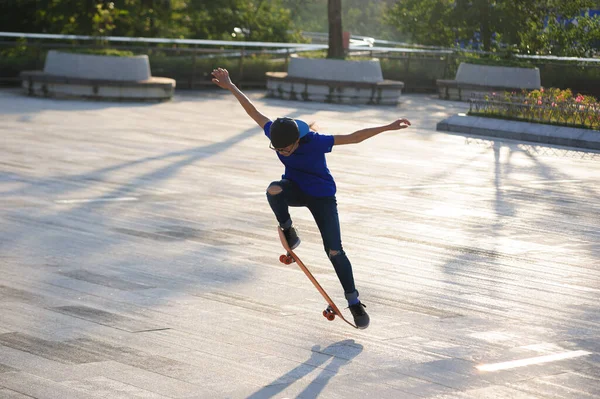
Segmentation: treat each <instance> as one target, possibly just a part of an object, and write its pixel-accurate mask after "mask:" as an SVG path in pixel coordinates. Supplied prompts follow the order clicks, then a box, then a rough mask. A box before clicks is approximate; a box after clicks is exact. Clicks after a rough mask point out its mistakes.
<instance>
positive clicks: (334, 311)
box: [277, 227, 358, 328]
mask: <svg viewBox="0 0 600 399" xmlns="http://www.w3.org/2000/svg"><path fill="white" fill-rule="evenodd" d="M277 231H278V233H279V239H280V240H281V245H283V249H285V251H286V254H285V255H281V256H280V257H279V261H280V262H281V263H284V264H286V265H289V264H291V263H294V262H295V263H296V264H297V265H298V267H300V269H301V270H302V271H303V272H304V274H306V277H308V279H309V280H310V281H311V283H313V285H314V286H315V288H316V289H317V291H319V293H320V294H321V295H322V296H323V299H325V301H326V302H327V304H328V306H327V308H326V309H325V310H324V311H323V316H324V317H325V318H326V319H327V320H329V321H333V320H335V317H336V316H338V317H339V318H340V319H342V320H344V321H345V322H346V323H348V324H349V325H351V326H352V327H354V328H358V327H356V325H355V324H354V323H352V322H350V321H348V320H346V318H345V317H344V315H343V314H342V312H341V311H340V309H339V308H338V307H337V306H336V304H335V303H334V302H333V300H331V298H330V297H329V295H328V294H327V292H325V290H324V289H323V287H321V284H319V282H318V281H317V279H316V278H315V277H314V276H313V275H312V273H311V272H310V270H308V268H307V267H306V266H305V265H304V263H303V262H302V261H301V260H300V258H299V257H298V255H296V254H295V253H294V251H292V249H291V248H290V246H289V245H288V243H287V240H286V239H285V235H284V234H283V231H282V230H281V229H280V228H279V227H278V228H277Z"/></svg>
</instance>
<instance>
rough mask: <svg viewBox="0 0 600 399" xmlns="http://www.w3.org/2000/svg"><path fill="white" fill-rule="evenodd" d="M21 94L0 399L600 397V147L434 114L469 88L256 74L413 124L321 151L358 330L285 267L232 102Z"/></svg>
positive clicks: (312, 243) (8, 205) (303, 230)
mask: <svg viewBox="0 0 600 399" xmlns="http://www.w3.org/2000/svg"><path fill="white" fill-rule="evenodd" d="M19 93H20V92H19V91H18V90H11V89H8V90H7V89H4V90H0V110H1V111H0V135H2V141H1V143H0V149H1V150H2V154H3V157H2V161H1V162H0V163H1V165H2V168H0V169H1V171H0V220H1V221H2V223H0V242H1V247H2V250H3V257H2V272H3V274H2V284H0V320H1V321H2V323H0V324H2V325H1V326H0V396H2V397H4V396H6V397H20V396H22V395H29V396H30V397H36V398H58V397H60V398H61V399H67V398H69V399H70V398H79V397H81V398H87V399H93V398H97V397H104V398H125V397H148V398H157V397H169V398H187V399H192V398H202V399H204V398H236V399H237V398H248V397H251V398H279V399H283V398H286V397H289V398H292V397H294V398H296V397H300V398H315V397H323V398H333V399H335V398H345V399H346V398H369V397H372V398H394V399H396V398H407V399H410V398H417V397H428V398H436V397H441V398H450V397H452V398H491V399H493V398H531V397H533V398H537V397H539V398H568V399H570V398H580V397H581V398H588V397H589V398H591V397H595V396H598V394H599V393H598V392H597V389H596V386H597V385H598V379H599V377H598V376H600V360H599V357H598V356H600V355H598V350H599V345H598V341H597V337H598V334H599V333H600V316H599V312H598V306H597V304H598V301H599V300H600V289H598V287H599V286H600V270H599V268H598V265H597V262H596V260H597V259H598V256H599V255H600V246H599V245H598V242H600V240H599V238H600V230H599V229H598V226H597V223H596V222H595V221H596V220H600V203H599V202H598V198H599V196H600V191H598V189H597V187H599V186H600V184H599V183H600V177H599V176H600V173H599V172H600V162H598V161H599V160H600V153H597V152H593V151H583V150H581V149H574V148H568V147H556V146H543V145H535V144H532V143H525V142H518V141H509V140H504V139H501V138H497V137H478V138H477V137H472V136H464V135H459V134H446V133H442V132H438V131H436V130H435V127H436V124H437V123H438V122H439V121H441V120H443V119H444V118H447V117H449V116H451V115H455V114H457V113H459V112H464V111H465V104H464V103H457V102H447V101H442V100H438V99H437V98H435V97H434V96H428V95H411V94H409V95H406V96H403V98H402V104H401V105H400V106H399V107H397V108H396V109H390V108H386V109H383V108H378V107H367V106H350V105H348V106H341V105H334V104H311V103H304V102H302V103H296V102H289V101H279V100H272V99H265V98H263V96H262V94H263V93H261V92H249V93H248V94H249V96H250V98H251V99H252V101H253V102H254V103H255V104H256V105H257V106H258V107H259V108H260V109H261V111H263V112H264V113H265V114H266V115H270V116H273V117H274V116H281V115H290V116H293V117H297V118H301V119H305V120H309V121H312V120H316V121H317V122H318V124H319V126H320V129H319V130H320V131H321V132H323V133H329V134H345V133H351V132H353V131H356V130H359V129H362V128H364V127H368V126H372V125H376V124H383V123H389V122H390V121H391V120H392V119H394V118H397V117H399V116H406V117H408V118H409V119H410V120H411V122H412V127H411V128H410V129H406V130H402V131H398V132H386V133H384V134H382V135H380V136H378V137H375V138H372V139H370V140H368V141H366V142H364V143H361V144H359V145H355V146H341V147H335V148H334V150H333V151H332V153H331V154H328V155H327V160H328V165H329V168H330V170H331V171H332V173H333V174H334V176H335V178H336V182H337V185H338V194H337V199H338V208H339V216H340V221H341V226H342V234H343V242H344V250H345V251H346V253H347V254H348V257H349V259H350V260H351V261H352V266H353V271H354V274H355V279H356V283H357V288H358V289H359V291H360V293H361V300H363V301H364V302H365V303H366V304H367V306H368V308H367V310H368V311H369V314H370V315H371V325H370V327H369V328H368V329H366V330H360V331H357V330H354V329H351V328H349V327H347V326H345V325H343V324H342V323H340V322H339V320H335V321H333V322H329V321H327V320H325V319H324V318H323V316H322V314H321V312H322V310H323V309H324V301H323V299H322V298H321V297H320V295H319V294H318V292H316V290H315V289H314V287H313V286H312V285H311V284H310V283H309V282H308V281H307V279H306V277H305V276H304V274H303V273H302V272H301V271H300V270H299V269H298V267H297V266H296V265H283V264H281V263H280V262H279V261H278V257H279V255H281V254H282V248H281V247H280V245H279V243H278V241H277V236H276V235H275V228H276V221H275V220H274V217H273V215H272V212H271V210H270V209H269V206H268V203H267V201H266V198H265V190H266V187H267V186H268V185H269V184H270V182H272V181H273V180H277V179H279V178H280V176H281V173H282V168H281V166H280V164H279V161H278V160H277V158H276V157H275V156H274V154H273V153H272V151H269V150H268V149H267V147H268V140H266V139H265V137H264V134H263V133H262V131H261V129H260V128H257V127H256V126H255V125H254V123H253V121H252V120H250V119H249V118H248V117H247V115H246V114H245V112H244V110H243V109H242V108H241V107H239V105H238V104H237V103H236V101H235V99H234V98H233V97H231V96H229V95H226V93H223V92H220V91H215V92H213V91H203V92H198V93H192V92H190V93H186V92H182V93H180V94H178V95H176V96H175V97H174V99H173V100H172V101H170V102H166V103H160V104H143V105H140V104H127V103H112V102H103V103H95V102H89V101H71V100H64V101H55V100H48V99H42V98H28V97H26V96H22V95H21V94H19ZM467 106H468V105H467ZM67 122H68V123H67ZM513 131H514V133H516V134H520V132H519V131H518V129H517V130H515V129H513ZM554 131H556V129H554ZM546 133H548V132H544V134H546ZM291 213H292V216H293V218H294V223H295V224H296V225H297V226H298V228H299V231H300V234H301V237H302V245H301V247H299V248H298V250H297V251H298V254H299V256H301V257H302V259H303V260H304V261H305V263H306V264H307V265H308V266H309V268H310V269H311V270H312V271H313V272H314V274H315V276H316V277H317V279H318V280H319V281H320V282H321V283H322V285H323V286H324V287H325V289H326V290H327V291H328V292H329V293H330V295H331V296H332V298H333V299H334V300H335V301H336V302H337V303H338V305H339V306H340V307H341V308H342V309H343V312H345V314H349V313H348V310H347V309H345V304H344V295H343V294H344V293H343V290H342V289H341V286H340V284H339V281H338V279H337V276H336V274H335V271H334V269H333V267H332V266H331V264H330V262H329V260H328V258H327V255H326V254H325V252H324V251H323V245H322V242H321V237H320V234H319V231H318V229H317V227H316V226H315V225H314V221H313V218H312V215H311V214H310V212H309V211H308V210H306V209H303V208H293V209H292V211H291ZM576 351H585V352H586V353H589V354H587V355H585V356H579V357H574V358H570V359H562V360H555V361H552V362H545V363H538V364H528V365H527V366H522V365H521V366H520V367H516V366H518V365H519V364H518V363H507V364H504V366H505V367H506V366H507V365H508V367H507V368H506V369H503V370H498V371H485V372H484V371H480V370H478V369H477V366H481V365H483V364H487V365H490V364H502V363H503V362H511V361H518V360H522V359H537V358H540V357H542V356H549V355H556V354H561V353H570V352H576ZM576 353H581V352H576ZM9 395H11V396H9Z"/></svg>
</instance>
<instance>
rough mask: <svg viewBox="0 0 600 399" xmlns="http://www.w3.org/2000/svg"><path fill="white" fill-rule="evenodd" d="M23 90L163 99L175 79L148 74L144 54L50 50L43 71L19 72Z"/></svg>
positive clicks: (43, 93)
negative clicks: (112, 54) (104, 53)
mask: <svg viewBox="0 0 600 399" xmlns="http://www.w3.org/2000/svg"><path fill="white" fill-rule="evenodd" d="M20 76H21V81H22V87H23V88H24V89H25V91H26V92H27V94H29V95H34V96H44V97H80V98H92V99H106V100H154V101H155V100H167V99H170V98H171V97H173V94H174V91H175V80H173V79H169V78H160V77H153V76H151V72H150V63H149V61H148V56H146V55H142V56H134V57H114V56H102V55H88V54H74V53H61V52H58V51H54V50H51V51H49V52H48V55H47V56H46V61H45V64H44V70H43V71H23V72H21V75H20Z"/></svg>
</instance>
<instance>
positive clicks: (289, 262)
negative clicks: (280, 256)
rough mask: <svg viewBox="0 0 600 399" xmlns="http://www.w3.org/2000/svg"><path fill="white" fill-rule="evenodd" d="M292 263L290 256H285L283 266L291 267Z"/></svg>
mask: <svg viewBox="0 0 600 399" xmlns="http://www.w3.org/2000/svg"><path fill="white" fill-rule="evenodd" d="M293 262H294V258H292V257H291V256H286V257H285V262H284V263H285V264H286V265H291V264H292V263H293Z"/></svg>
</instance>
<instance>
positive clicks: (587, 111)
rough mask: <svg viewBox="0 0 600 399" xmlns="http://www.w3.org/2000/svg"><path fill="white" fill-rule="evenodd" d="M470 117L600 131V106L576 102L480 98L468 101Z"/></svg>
mask: <svg viewBox="0 0 600 399" xmlns="http://www.w3.org/2000/svg"><path fill="white" fill-rule="evenodd" d="M469 114H471V115H482V116H486V115H488V116H494V117H502V118H506V119H512V120H522V121H527V122H538V123H546V124H555V125H559V126H572V127H584V128H588V129H593V130H600V103H590V104H585V103H582V102H579V101H577V99H573V98H571V99H568V100H559V99H557V98H554V97H544V98H533V97H529V96H527V95H512V94H501V95H477V96H474V97H472V98H471V99H470V100H469Z"/></svg>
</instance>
